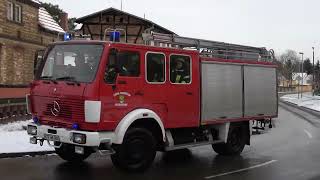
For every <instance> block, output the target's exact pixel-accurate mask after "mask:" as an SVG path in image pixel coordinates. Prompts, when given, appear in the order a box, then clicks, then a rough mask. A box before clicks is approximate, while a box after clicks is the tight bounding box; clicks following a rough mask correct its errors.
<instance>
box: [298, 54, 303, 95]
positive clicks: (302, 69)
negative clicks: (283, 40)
mask: <svg viewBox="0 0 320 180" xmlns="http://www.w3.org/2000/svg"><path fill="white" fill-rule="evenodd" d="M299 54H301V60H302V75H301V76H302V81H301V84H302V86H301V98H302V93H303V54H304V53H303V52H300V53H299ZM299 84H300V83H299Z"/></svg>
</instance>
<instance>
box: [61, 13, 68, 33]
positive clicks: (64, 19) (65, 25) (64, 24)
mask: <svg viewBox="0 0 320 180" xmlns="http://www.w3.org/2000/svg"><path fill="white" fill-rule="evenodd" d="M60 26H61V27H62V29H63V30H64V31H66V32H68V31H69V26H68V13H65V12H63V13H61V16H60Z"/></svg>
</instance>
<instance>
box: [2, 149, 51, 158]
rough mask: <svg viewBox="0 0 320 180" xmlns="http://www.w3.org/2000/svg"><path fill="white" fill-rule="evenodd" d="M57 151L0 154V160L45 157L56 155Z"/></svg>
mask: <svg viewBox="0 0 320 180" xmlns="http://www.w3.org/2000/svg"><path fill="white" fill-rule="evenodd" d="M54 153H55V151H40V152H23V153H2V154H0V159H3V158H18V157H25V156H31V157H35V156H43V155H47V154H54Z"/></svg>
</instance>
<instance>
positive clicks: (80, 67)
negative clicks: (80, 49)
mask: <svg viewBox="0 0 320 180" xmlns="http://www.w3.org/2000/svg"><path fill="white" fill-rule="evenodd" d="M74 63H75V69H74V71H73V73H72V75H73V76H74V77H75V78H79V79H83V80H85V81H86V80H87V79H88V80H89V79H91V76H92V69H91V68H90V67H89V65H88V64H87V63H85V58H84V56H82V55H77V56H75V60H74Z"/></svg>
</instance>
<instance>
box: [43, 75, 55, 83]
mask: <svg viewBox="0 0 320 180" xmlns="http://www.w3.org/2000/svg"><path fill="white" fill-rule="evenodd" d="M52 78H53V77H52V76H41V77H40V78H39V79H40V80H49V81H52V82H53V83H54V84H57V82H56V81H55V80H54V79H52Z"/></svg>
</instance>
